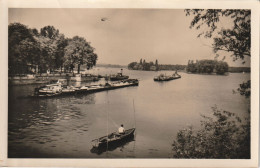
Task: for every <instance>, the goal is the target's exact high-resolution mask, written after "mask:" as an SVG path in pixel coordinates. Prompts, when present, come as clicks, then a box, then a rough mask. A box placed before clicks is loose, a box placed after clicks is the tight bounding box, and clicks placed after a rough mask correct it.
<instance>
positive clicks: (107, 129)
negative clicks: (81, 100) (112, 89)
mask: <svg viewBox="0 0 260 168" xmlns="http://www.w3.org/2000/svg"><path fill="white" fill-rule="evenodd" d="M107 104H109V99H108V92H107ZM106 111H107V150H106V155H107V156H108V119H109V112H108V110H106Z"/></svg>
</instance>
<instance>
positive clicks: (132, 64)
mask: <svg viewBox="0 0 260 168" xmlns="http://www.w3.org/2000/svg"><path fill="white" fill-rule="evenodd" d="M136 64H137V62H131V63H130V64H128V69H134V67H135V65H136Z"/></svg>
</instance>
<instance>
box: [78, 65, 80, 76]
mask: <svg viewBox="0 0 260 168" xmlns="http://www.w3.org/2000/svg"><path fill="white" fill-rule="evenodd" d="M79 73H80V64H78V74H79Z"/></svg>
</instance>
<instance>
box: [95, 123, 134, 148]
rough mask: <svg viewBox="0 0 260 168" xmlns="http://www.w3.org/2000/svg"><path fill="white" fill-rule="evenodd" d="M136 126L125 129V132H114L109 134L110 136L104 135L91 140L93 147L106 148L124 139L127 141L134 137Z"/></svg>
mask: <svg viewBox="0 0 260 168" xmlns="http://www.w3.org/2000/svg"><path fill="white" fill-rule="evenodd" d="M134 132H135V128H131V129H128V130H125V133H124V134H118V133H117V132H113V133H111V134H108V136H103V137H100V138H97V139H94V140H92V141H91V143H92V146H93V148H106V147H108V146H112V145H116V144H119V143H122V142H123V141H127V140H128V139H132V138H133V137H134Z"/></svg>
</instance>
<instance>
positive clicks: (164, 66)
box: [159, 64, 186, 71]
mask: <svg viewBox="0 0 260 168" xmlns="http://www.w3.org/2000/svg"><path fill="white" fill-rule="evenodd" d="M185 68H186V65H178V64H176V65H170V64H160V65H159V69H160V70H173V71H175V70H181V71H184V70H185Z"/></svg>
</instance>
